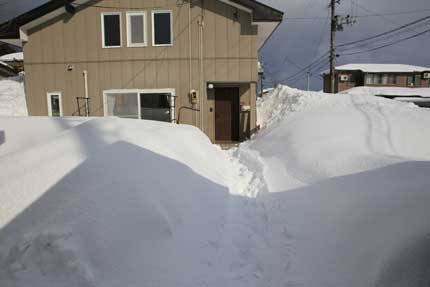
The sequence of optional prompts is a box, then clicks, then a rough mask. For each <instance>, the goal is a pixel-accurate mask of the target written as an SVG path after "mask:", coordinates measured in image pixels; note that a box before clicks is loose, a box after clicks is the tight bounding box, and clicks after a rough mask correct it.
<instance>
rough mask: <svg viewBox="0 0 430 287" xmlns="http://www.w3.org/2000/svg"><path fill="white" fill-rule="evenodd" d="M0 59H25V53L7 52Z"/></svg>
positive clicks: (10, 60)
mask: <svg viewBox="0 0 430 287" xmlns="http://www.w3.org/2000/svg"><path fill="white" fill-rule="evenodd" d="M0 61H3V62H12V61H24V53H23V52H18V53H12V54H6V55H3V56H1V57H0Z"/></svg>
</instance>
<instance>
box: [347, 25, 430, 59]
mask: <svg viewBox="0 0 430 287" xmlns="http://www.w3.org/2000/svg"><path fill="white" fill-rule="evenodd" d="M429 32H430V29H427V30H425V31H423V32H420V33H417V34H414V35H412V36H409V37H406V38H403V39H400V40H398V41H395V42H391V43H388V44H385V45H382V46H379V47H375V48H372V49H369V50H366V51H360V52H353V53H345V54H341V56H350V55H357V54H364V53H369V52H373V51H377V50H380V49H383V48H386V47H390V46H393V45H397V44H399V43H401V42H404V41H407V40H411V39H414V38H417V37H419V36H422V35H425V34H427V33H429Z"/></svg>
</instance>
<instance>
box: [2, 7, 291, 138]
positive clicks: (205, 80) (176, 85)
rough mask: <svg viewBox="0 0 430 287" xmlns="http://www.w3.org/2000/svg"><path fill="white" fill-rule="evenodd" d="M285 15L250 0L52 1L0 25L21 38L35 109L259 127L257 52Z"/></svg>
mask: <svg viewBox="0 0 430 287" xmlns="http://www.w3.org/2000/svg"><path fill="white" fill-rule="evenodd" d="M282 17H283V13H282V12H281V11H278V10H276V9H274V8H271V7H269V6H267V5H264V4H262V3H259V2H257V1H254V0H194V1H188V0H181V1H178V0H151V1H149V0H129V1H119V0H53V1H50V2H47V3H46V4H44V5H42V6H40V7H37V8H35V9H33V10H31V11H29V12H27V13H24V14H23V15H20V16H18V17H16V18H14V19H12V20H10V21H8V22H6V23H3V24H2V25H0V31H1V34H0V39H2V41H5V42H9V43H12V42H13V43H17V42H21V43H22V46H23V51H24V59H25V62H24V70H25V75H26V78H25V85H26V92H27V99H28V103H27V105H28V111H29V114H30V115H34V116H48V115H49V116H73V115H90V116H118V117H125V118H133V119H149V120H158V121H166V122H179V123H183V124H190V125H194V126H197V127H199V128H200V129H201V130H202V131H204V132H205V133H206V134H207V135H208V136H209V138H210V139H211V140H212V141H214V142H224V141H227V142H229V141H240V140H243V139H245V138H247V137H249V135H250V133H251V132H252V131H253V130H254V129H255V127H256V94H257V91H256V90H257V80H258V76H257V62H258V50H259V49H260V48H261V47H262V46H263V45H264V44H265V42H266V41H267V40H268V38H269V37H270V36H271V34H272V33H273V32H274V30H275V29H276V28H277V27H278V26H279V24H280V22H281V21H282Z"/></svg>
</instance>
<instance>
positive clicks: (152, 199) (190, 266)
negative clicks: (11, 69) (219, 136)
mask: <svg viewBox="0 0 430 287" xmlns="http://www.w3.org/2000/svg"><path fill="white" fill-rule="evenodd" d="M5 122H6V124H4V123H5ZM0 127H1V129H2V130H3V132H4V134H5V135H6V137H5V138H6V143H7V141H8V140H9V139H10V140H13V139H12V137H19V138H20V140H19V142H20V146H19V147H15V146H13V145H9V147H7V148H6V146H5V147H3V146H0V149H3V148H5V149H6V150H3V151H2V155H1V156H0V196H1V201H0V215H1V216H0V266H1V268H0V286H2V287H3V286H4V287H9V286H40V287H42V286H43V287H47V286H198V285H199V284H202V285H203V286H205V284H206V285H210V286H217V285H218V284H220V285H226V284H227V283H226V282H230V281H231V280H233V279H232V277H233V276H238V275H240V272H235V270H237V269H238V268H242V269H244V270H245V271H243V272H252V270H253V269H252V268H251V267H249V270H247V269H246V266H248V263H246V260H245V259H244V256H246V254H242V255H241V254H240V253H239V252H242V253H243V250H240V249H239V248H238V247H236V246H235V245H232V244H230V242H231V241H236V243H237V244H240V240H241V238H240V237H239V238H236V239H235V236H234V233H235V232H236V231H235V230H238V229H239V228H236V227H235V226H234V225H235V224H236V223H235V221H240V219H239V217H240V216H239V215H240V214H241V213H242V212H243V209H242V208H240V206H241V205H242V201H239V200H236V199H235V198H236V197H235V196H233V195H232V194H231V193H230V192H229V186H230V182H231V179H232V176H231V174H232V172H233V170H234V168H233V167H230V164H231V163H230V161H229V159H228V158H227V157H226V155H225V154H224V153H223V152H222V151H221V150H219V149H218V148H216V147H215V146H213V145H212V144H211V143H210V141H209V140H208V138H207V137H206V136H204V135H203V134H202V133H201V132H200V131H198V130H197V129H196V128H193V127H190V126H174V125H171V124H167V123H158V122H151V121H135V120H126V119H115V118H98V119H90V120H82V119H76V118H75V119H71V118H64V119H49V118H31V117H30V118H18V119H1V120H0ZM35 127H37V128H35ZM41 131H42V136H40V135H39V133H40V132H41ZM9 134H10V135H11V136H10V137H9ZM12 135H13V136H12ZM32 138H33V140H31V141H27V139H32ZM34 138H38V140H35V139H34ZM6 143H5V144H6ZM232 184H234V183H232ZM230 217H232V218H236V219H234V220H229V218H230ZM237 224H238V223H237ZM232 225H233V226H232ZM239 225H242V224H239ZM248 229H249V228H248V227H246V226H244V227H242V228H240V230H241V231H242V232H244V230H248ZM229 230H231V232H229ZM249 232H250V231H249ZM224 238H225V239H224ZM224 241H225V242H224ZM227 242H228V243H227ZM223 246H226V247H225V248H224V247H223ZM220 249H221V250H223V251H219V250H220ZM222 262H229V264H233V265H234V264H236V265H234V266H232V265H224V263H222ZM235 266H236V267H235ZM239 266H242V267H239ZM246 277H249V276H246ZM215 280H216V281H215ZM243 286H244V285H243Z"/></svg>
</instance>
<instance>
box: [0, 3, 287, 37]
mask: <svg viewBox="0 0 430 287" xmlns="http://www.w3.org/2000/svg"><path fill="white" fill-rule="evenodd" d="M230 1H232V2H235V3H237V4H240V5H242V6H244V7H247V8H250V9H252V10H253V21H256V22H280V21H282V17H283V15H284V13H283V12H282V11H279V10H276V9H274V8H272V7H270V6H267V5H265V4H263V3H260V2H257V1H255V0H230ZM73 2H75V0H51V1H49V2H47V3H45V4H43V5H41V6H39V7H36V8H34V9H32V10H30V11H28V12H26V13H24V14H21V15H19V16H17V17H15V18H13V19H11V20H9V21H7V22H4V23H2V24H0V39H17V38H19V28H20V27H21V26H23V25H25V24H27V23H30V22H31V21H33V20H36V19H38V18H40V17H42V16H44V15H46V14H48V13H50V12H52V11H55V10H57V9H59V8H61V7H64V6H66V5H70V4H72V3H73Z"/></svg>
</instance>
